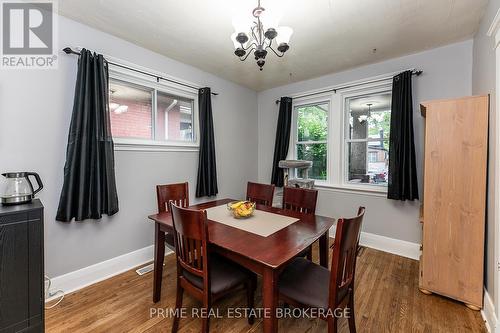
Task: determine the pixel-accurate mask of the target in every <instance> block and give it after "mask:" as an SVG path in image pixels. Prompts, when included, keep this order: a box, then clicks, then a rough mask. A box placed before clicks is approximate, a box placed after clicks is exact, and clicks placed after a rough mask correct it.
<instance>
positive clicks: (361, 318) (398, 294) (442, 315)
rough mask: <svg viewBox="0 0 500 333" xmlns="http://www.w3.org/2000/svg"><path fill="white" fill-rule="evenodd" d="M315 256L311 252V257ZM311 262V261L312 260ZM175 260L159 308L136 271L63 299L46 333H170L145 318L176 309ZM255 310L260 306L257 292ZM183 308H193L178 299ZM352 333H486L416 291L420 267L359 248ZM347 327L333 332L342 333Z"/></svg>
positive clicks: (288, 328) (184, 326)
mask: <svg viewBox="0 0 500 333" xmlns="http://www.w3.org/2000/svg"><path fill="white" fill-rule="evenodd" d="M317 252H318V251H317V249H316V248H315V249H314V250H313V253H314V254H317ZM314 260H315V261H316V262H317V258H315V259H314ZM174 278H175V258H174V256H173V255H170V256H167V257H166V258H165V268H164V273H163V287H162V288H163V290H162V300H161V301H160V302H158V303H157V304H154V303H153V302H152V281H153V276H152V274H151V273H148V274H146V275H144V276H138V275H137V274H136V273H135V271H134V270H131V271H128V272H126V273H123V274H120V275H118V276H115V277H113V278H111V279H108V280H105V281H103V282H100V283H97V284H95V285H92V286H90V287H87V288H85V289H82V290H80V291H78V292H75V293H73V294H70V295H67V296H66V297H65V298H64V300H63V301H62V302H61V304H60V305H59V306H57V307H55V308H54V309H51V310H46V331H47V332H72V333H73V332H148V333H153V332H170V329H171V325H172V319H171V318H163V317H162V316H159V317H158V316H152V317H151V316H150V311H151V309H152V308H153V309H155V308H163V309H168V308H174V303H175V280H174ZM245 304H246V300H245V293H244V292H243V291H241V292H240V293H237V294H235V295H233V296H230V297H229V298H226V299H224V300H222V301H221V302H218V303H216V304H215V307H216V308H218V309H219V313H220V314H221V315H222V314H224V315H225V314H226V313H227V308H228V307H244V306H245ZM256 305H257V306H261V293H260V284H259V286H258V289H257V296H256ZM184 306H185V307H187V308H188V313H191V308H193V307H198V306H199V304H198V303H197V301H196V300H194V299H193V298H191V297H190V296H189V295H187V294H186V293H185V294H184ZM355 307H356V316H357V317H356V327H357V331H358V332H375V333H379V332H454V333H455V332H486V328H485V326H484V322H483V320H482V318H481V314H480V313H479V312H478V311H472V310H470V309H468V308H466V307H465V306H464V305H463V304H462V303H459V302H455V301H452V300H450V299H446V298H443V297H440V296H435V295H431V296H427V295H424V294H422V293H421V292H420V291H419V290H418V262H417V261H415V260H411V259H407V258H403V257H399V256H396V255H392V254H388V253H385V252H381V251H377V250H373V249H369V248H364V249H363V250H362V251H361V253H360V256H359V258H358V265H357V272H356V298H355ZM200 328H201V320H200V319H197V318H186V319H181V321H180V330H179V332H183V333H185V332H199V331H200ZM210 331H211V332H232V333H243V332H261V331H262V321H261V320H256V322H255V323H254V324H253V325H252V326H250V325H248V324H247V321H246V319H245V318H241V319H234V318H227V316H226V317H225V318H213V319H211V321H210ZM348 331H349V330H348V327H347V320H344V319H341V320H340V322H339V332H348ZM279 332H286V333H288V332H326V323H325V322H324V321H322V320H319V319H318V320H316V319H302V318H300V319H282V320H279Z"/></svg>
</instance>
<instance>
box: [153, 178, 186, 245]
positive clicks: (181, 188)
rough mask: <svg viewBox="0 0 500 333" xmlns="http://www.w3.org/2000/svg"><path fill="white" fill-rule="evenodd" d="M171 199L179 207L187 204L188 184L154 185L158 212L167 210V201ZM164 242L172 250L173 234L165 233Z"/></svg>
mask: <svg viewBox="0 0 500 333" xmlns="http://www.w3.org/2000/svg"><path fill="white" fill-rule="evenodd" d="M170 201H173V202H174V203H175V204H176V205H178V206H181V207H188V206H189V184H188V182H185V183H178V184H167V185H156V202H157V204H158V213H163V212H168V211H169V205H168V203H169V202H170ZM165 243H166V245H167V247H168V248H170V249H171V250H174V249H175V247H174V236H173V235H172V234H170V233H165Z"/></svg>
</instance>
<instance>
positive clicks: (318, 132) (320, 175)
mask: <svg viewBox="0 0 500 333" xmlns="http://www.w3.org/2000/svg"><path fill="white" fill-rule="evenodd" d="M328 109H329V105H328V103H319V104H310V105H302V106H296V107H295V112H296V114H297V138H296V144H295V147H296V156H297V158H298V159H299V160H307V161H312V162H313V167H312V170H311V171H310V172H309V178H313V179H319V180H326V179H327V155H328V153H327V148H328V145H327V140H328Z"/></svg>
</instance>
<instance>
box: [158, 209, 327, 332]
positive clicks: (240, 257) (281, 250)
mask: <svg viewBox="0 0 500 333" xmlns="http://www.w3.org/2000/svg"><path fill="white" fill-rule="evenodd" d="M231 201H235V200H233V199H221V200H215V201H210V202H205V203H202V204H197V205H193V206H190V208H193V209H208V208H211V207H216V206H220V205H226V204H227V203H228V202H231ZM256 209H258V210H262V211H266V212H270V213H274V214H280V215H285V216H289V217H293V218H297V219H298V221H297V222H294V223H292V224H290V225H289V226H287V227H285V228H283V229H281V230H279V231H277V232H275V233H273V234H271V235H269V236H267V237H262V236H259V235H256V234H254V233H250V232H247V231H244V230H241V229H238V228H234V227H231V226H228V225H226V224H222V223H218V222H216V221H211V220H208V234H209V242H210V244H211V246H212V248H211V250H212V251H215V252H217V253H219V254H220V255H223V256H225V257H227V258H229V259H230V260H233V261H234V262H236V263H238V264H240V265H241V266H243V267H246V268H247V269H249V270H251V271H253V272H255V273H257V274H259V275H261V276H262V304H263V309H264V316H263V323H264V332H266V333H269V332H277V329H278V323H277V318H276V308H277V306H278V296H279V295H278V291H279V288H278V277H279V274H280V273H281V271H282V270H283V269H284V268H285V266H286V265H287V263H288V262H290V261H291V260H292V259H293V258H294V257H296V256H297V255H298V254H300V253H301V252H302V251H304V250H305V249H307V248H308V247H309V246H311V244H313V243H314V242H315V241H316V240H318V239H319V251H320V256H319V257H320V264H321V265H322V266H324V267H327V268H328V231H329V229H330V228H331V227H332V226H333V225H334V224H335V221H336V220H335V219H333V218H329V217H324V216H319V215H307V214H302V213H299V212H294V211H288V210H283V209H280V208H274V207H268V206H264V205H257V206H256ZM148 217H149V219H151V220H153V221H154V222H155V259H154V260H155V261H154V281H153V301H154V302H155V303H156V302H158V301H159V300H160V298H161V284H162V273H163V261H164V256H165V233H173V226H172V218H171V215H170V213H168V212H164V213H159V214H153V215H150V216H148Z"/></svg>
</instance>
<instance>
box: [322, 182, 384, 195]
mask: <svg viewBox="0 0 500 333" xmlns="http://www.w3.org/2000/svg"><path fill="white" fill-rule="evenodd" d="M314 187H315V188H317V189H319V190H325V191H331V192H339V193H349V194H360V195H369V196H374V197H381V198H387V188H383V187H381V186H370V185H367V186H355V185H347V184H346V185H334V184H328V183H321V182H320V183H316V184H315V185H314ZM367 187H368V188H367Z"/></svg>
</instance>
